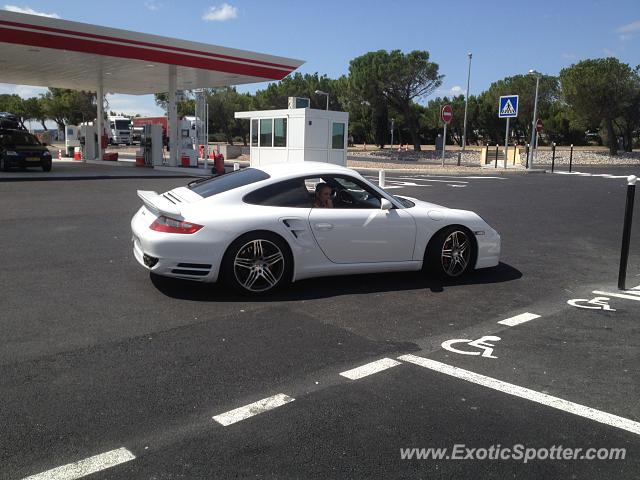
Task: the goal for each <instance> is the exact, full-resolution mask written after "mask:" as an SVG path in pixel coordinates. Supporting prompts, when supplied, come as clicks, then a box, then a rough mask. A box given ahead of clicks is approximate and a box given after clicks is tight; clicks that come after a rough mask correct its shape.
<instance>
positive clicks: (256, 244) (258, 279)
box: [222, 232, 293, 294]
mask: <svg viewBox="0 0 640 480" xmlns="http://www.w3.org/2000/svg"><path fill="white" fill-rule="evenodd" d="M292 271H293V260H292V257H291V253H290V252H289V248H288V246H287V244H286V242H285V241H284V240H282V239H281V238H280V237H279V236H277V235H275V234H273V233H270V232H252V233H248V234H246V235H243V236H241V237H240V238H238V239H237V240H235V241H234V242H233V243H232V244H231V246H229V248H228V249H227V252H226V254H225V256H224V259H223V261H222V274H223V280H224V281H225V283H227V284H228V285H230V286H231V287H232V288H234V289H236V290H238V291H240V292H242V293H246V294H263V293H267V292H271V291H274V290H277V289H278V288H280V287H281V286H282V285H284V284H286V283H289V281H290V280H291V273H292Z"/></svg>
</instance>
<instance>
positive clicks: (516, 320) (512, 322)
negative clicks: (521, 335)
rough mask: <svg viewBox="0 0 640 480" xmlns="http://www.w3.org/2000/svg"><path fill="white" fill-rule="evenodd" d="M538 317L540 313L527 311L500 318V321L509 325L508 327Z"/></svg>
mask: <svg viewBox="0 0 640 480" xmlns="http://www.w3.org/2000/svg"><path fill="white" fill-rule="evenodd" d="M536 318H540V315H536V314H535V313H529V312H527V313H521V314H520V315H516V316H515V317H511V318H505V319H504V320H500V321H499V322H498V323H499V324H501V325H507V326H508V327H513V326H515V325H520V324H521V323H524V322H528V321H529V320H535V319H536Z"/></svg>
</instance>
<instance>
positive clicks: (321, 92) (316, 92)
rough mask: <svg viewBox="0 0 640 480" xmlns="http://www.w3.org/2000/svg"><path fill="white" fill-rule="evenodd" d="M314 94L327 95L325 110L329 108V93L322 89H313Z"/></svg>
mask: <svg viewBox="0 0 640 480" xmlns="http://www.w3.org/2000/svg"><path fill="white" fill-rule="evenodd" d="M315 94H316V95H324V96H326V97H327V108H326V110H329V94H328V93H327V92H323V91H322V90H316V91H315Z"/></svg>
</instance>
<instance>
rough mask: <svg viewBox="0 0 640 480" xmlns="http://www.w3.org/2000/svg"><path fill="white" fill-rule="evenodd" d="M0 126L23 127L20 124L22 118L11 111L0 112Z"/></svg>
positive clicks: (17, 128)
mask: <svg viewBox="0 0 640 480" xmlns="http://www.w3.org/2000/svg"><path fill="white" fill-rule="evenodd" d="M0 128H15V129H16V130H19V129H22V126H21V125H20V119H19V118H18V117H17V116H16V115H14V114H13V113H9V112H0Z"/></svg>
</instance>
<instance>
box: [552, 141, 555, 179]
mask: <svg viewBox="0 0 640 480" xmlns="http://www.w3.org/2000/svg"><path fill="white" fill-rule="evenodd" d="M555 166H556V142H553V143H552V144H551V173H553V169H554V167H555Z"/></svg>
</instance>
